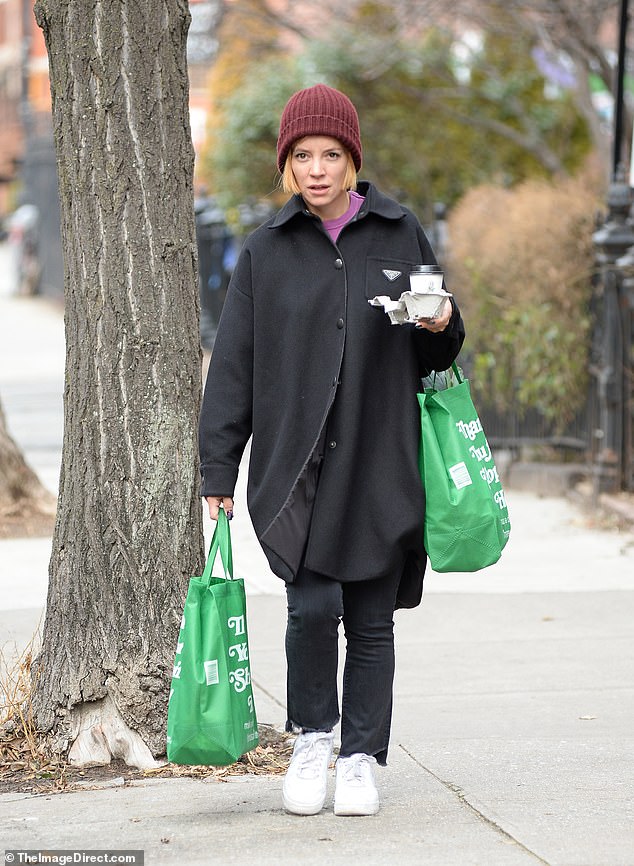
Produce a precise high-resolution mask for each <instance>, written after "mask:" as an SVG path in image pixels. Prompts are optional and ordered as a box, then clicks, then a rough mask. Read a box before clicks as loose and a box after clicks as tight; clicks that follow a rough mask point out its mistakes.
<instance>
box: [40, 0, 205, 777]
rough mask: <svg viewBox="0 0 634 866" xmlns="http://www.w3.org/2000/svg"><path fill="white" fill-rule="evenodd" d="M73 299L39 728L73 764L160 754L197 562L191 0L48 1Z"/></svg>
mask: <svg viewBox="0 0 634 866" xmlns="http://www.w3.org/2000/svg"><path fill="white" fill-rule="evenodd" d="M35 12H36V18H37V21H38V23H39V25H40V26H41V27H42V29H43V31H44V35H45V38H46V43H47V49H48V55H49V67H50V81H51V93H52V98H53V126H54V133H55V146H56V151H57V162H58V173H59V191H60V203H61V216H62V239H63V248H64V268H65V298H66V344H67V350H66V351H67V355H66V382H65V394H64V444H63V453H62V472H61V479H60V494H59V508H58V517H57V524H56V528H55V534H54V539H53V550H52V556H51V563H50V582H49V593H48V602H47V612H46V620H45V624H44V632H43V645H42V650H41V653H40V655H39V657H38V659H37V661H36V665H35V671H34V695H33V707H34V711H35V716H36V721H37V723H38V725H39V726H40V728H41V729H42V730H45V731H49V732H51V735H52V736H53V738H54V739H55V740H56V741H57V745H58V747H60V748H65V747H66V748H68V747H70V758H71V760H72V761H74V762H77V763H82V764H87V763H94V762H98V763H103V762H104V761H106V760H108V758H109V756H110V754H114V755H116V756H121V757H123V758H124V759H125V760H127V761H129V762H130V763H131V764H134V765H135V766H144V765H150V764H152V763H153V760H154V758H155V757H156V756H160V755H162V754H164V752H165V734H164V732H165V721H166V711H167V697H168V692H169V681H170V677H171V670H172V662H173V657H174V656H173V653H174V648H175V645H176V637H177V632H178V625H179V621H180V615H181V610H182V603H183V599H184V593H185V589H186V585H187V580H188V577H189V576H190V575H191V574H192V573H195V572H196V573H200V572H197V569H198V568H199V567H200V565H201V560H202V513H201V507H200V500H199V498H198V469H197V441H196V426H197V417H198V408H199V402H200V390H201V370H200V341H199V331H198V316H199V309H198V288H197V268H196V247H195V233H194V218H193V162H194V157H193V149H192V144H191V137H190V131H189V119H188V79H187V67H186V37H187V29H188V26H189V12H188V7H187V2H186V0H38V2H37V3H36V6H35Z"/></svg>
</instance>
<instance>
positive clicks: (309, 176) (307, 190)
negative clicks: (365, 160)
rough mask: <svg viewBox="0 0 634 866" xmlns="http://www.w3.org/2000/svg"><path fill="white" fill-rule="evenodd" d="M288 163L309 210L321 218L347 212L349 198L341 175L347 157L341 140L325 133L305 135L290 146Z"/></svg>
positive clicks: (329, 217)
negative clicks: (290, 154) (289, 162)
mask: <svg viewBox="0 0 634 866" xmlns="http://www.w3.org/2000/svg"><path fill="white" fill-rule="evenodd" d="M291 166H292V168H293V174H294V175H295V180H296V181H297V185H298V186H299V191H300V192H301V194H302V198H303V199H304V201H305V202H306V205H307V207H308V209H309V210H310V211H312V213H314V214H317V216H319V217H321V219H335V217H339V216H341V215H342V214H344V213H345V212H346V210H347V209H348V204H349V197H348V192H347V190H346V189H345V187H344V178H345V176H346V173H347V170H348V157H347V151H346V149H345V147H344V146H343V145H342V144H341V142H339V141H337V139H336V138H329V137H328V136H325V135H307V136H306V137H305V138H301V139H299V141H296V142H295V144H294V145H293V151H292V157H291Z"/></svg>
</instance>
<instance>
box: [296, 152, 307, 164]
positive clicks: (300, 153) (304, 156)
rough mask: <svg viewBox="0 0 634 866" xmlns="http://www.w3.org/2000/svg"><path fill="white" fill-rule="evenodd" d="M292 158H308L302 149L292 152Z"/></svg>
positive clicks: (301, 160) (302, 159)
mask: <svg viewBox="0 0 634 866" xmlns="http://www.w3.org/2000/svg"><path fill="white" fill-rule="evenodd" d="M293 158H294V159H298V160H300V162H303V161H304V160H305V159H308V154H307V153H306V152H305V151H303V150H296V151H295V153H294V154H293Z"/></svg>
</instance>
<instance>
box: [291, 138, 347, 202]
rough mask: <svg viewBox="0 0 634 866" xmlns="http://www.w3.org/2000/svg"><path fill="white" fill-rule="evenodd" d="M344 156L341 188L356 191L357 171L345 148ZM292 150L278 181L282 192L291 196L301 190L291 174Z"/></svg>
mask: <svg viewBox="0 0 634 866" xmlns="http://www.w3.org/2000/svg"><path fill="white" fill-rule="evenodd" d="M345 154H346V174H345V176H344V179H343V187H344V189H356V188H357V170H356V168H355V167H354V162H353V160H352V155H351V153H350V151H349V150H348V149H347V148H345ZM292 159H293V148H291V149H290V150H289V152H288V156H287V157H286V162H285V163H284V171H283V172H282V179H281V181H280V186H281V187H282V190H283V192H288V193H291V194H292V195H298V194H299V193H300V192H301V190H300V188H299V185H298V183H297V181H296V180H295V175H294V174H293V166H292Z"/></svg>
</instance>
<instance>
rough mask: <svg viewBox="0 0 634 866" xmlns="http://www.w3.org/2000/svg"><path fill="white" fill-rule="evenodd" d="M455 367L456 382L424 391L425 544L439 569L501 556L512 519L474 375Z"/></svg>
mask: <svg viewBox="0 0 634 866" xmlns="http://www.w3.org/2000/svg"><path fill="white" fill-rule="evenodd" d="M452 370H453V373H454V376H455V382H456V384H453V385H449V387H447V388H445V389H444V390H436V389H435V388H434V387H431V388H426V389H425V390H424V392H423V393H421V394H418V401H419V403H420V413H421V441H420V453H419V468H420V474H421V478H422V481H423V486H424V488H425V524H424V540H425V548H426V550H427V555H428V556H429V561H430V563H431V567H432V568H433V570H434V571H439V572H447V571H478V570H479V569H481V568H485V567H486V566H487V565H492V564H493V563H494V562H497V561H498V559H499V558H500V556H501V554H502V550H503V549H504V546H505V545H506V543H507V541H508V538H509V533H510V529H511V524H510V521H509V515H508V508H507V505H506V499H505V496H504V490H503V489H502V484H501V482H500V477H499V475H498V471H497V469H496V468H495V463H494V462H493V456H492V454H491V449H490V448H489V444H488V442H487V440H486V436H485V435H484V430H483V429H482V424H481V423H480V419H479V418H478V413H477V412H476V409H475V407H474V405H473V402H472V400H471V390H470V387H469V380H468V379H463V378H462V376H461V374H460V371H459V369H458V366H457V365H456V364H455V363H454V364H453V365H452ZM445 379H446V381H447V382H449V379H450V376H449V371H447V374H445Z"/></svg>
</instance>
